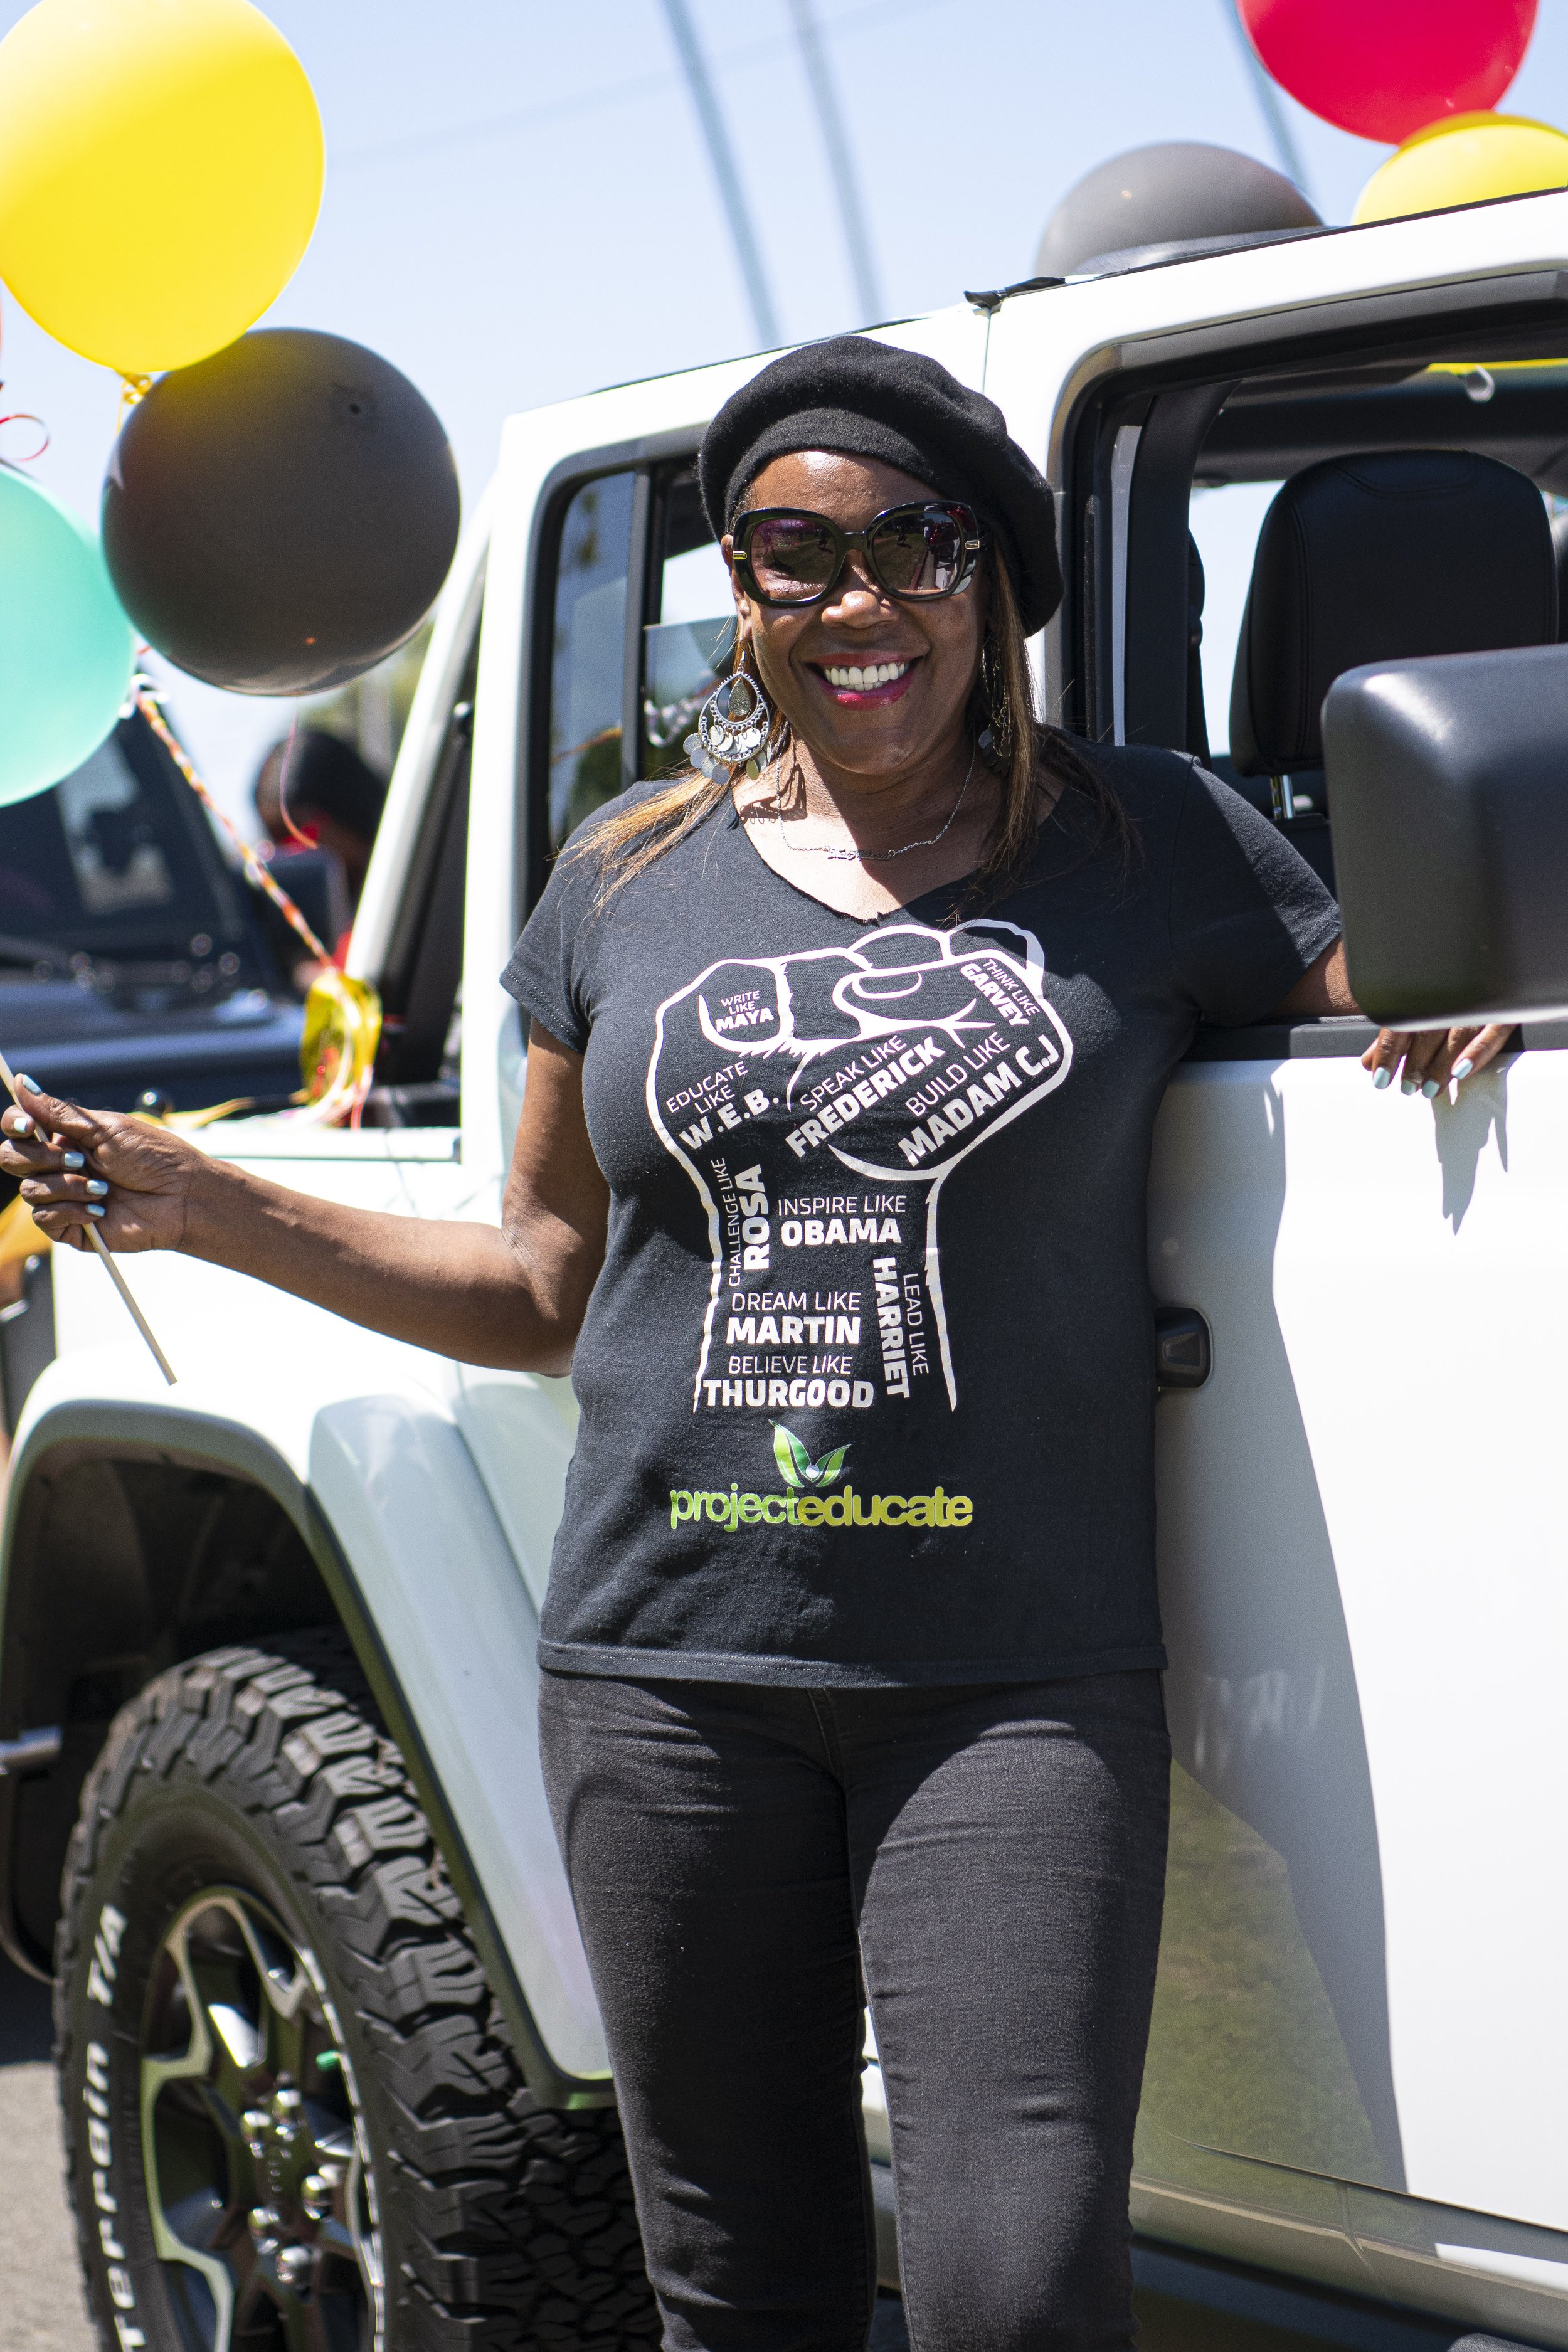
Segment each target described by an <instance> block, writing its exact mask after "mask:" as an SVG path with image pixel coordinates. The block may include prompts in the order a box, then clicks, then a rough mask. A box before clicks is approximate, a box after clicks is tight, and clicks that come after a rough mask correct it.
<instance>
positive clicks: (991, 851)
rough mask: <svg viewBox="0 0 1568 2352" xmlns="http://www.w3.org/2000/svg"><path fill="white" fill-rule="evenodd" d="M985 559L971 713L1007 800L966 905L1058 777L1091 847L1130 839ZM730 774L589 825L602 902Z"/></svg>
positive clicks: (1007, 864) (650, 860) (994, 565)
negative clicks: (1038, 685)
mask: <svg viewBox="0 0 1568 2352" xmlns="http://www.w3.org/2000/svg"><path fill="white" fill-rule="evenodd" d="M984 562H985V565H986V574H985V577H986V585H987V588H988V591H989V595H988V605H989V609H988V611H987V614H986V620H985V634H984V641H983V644H982V646H981V652H980V670H979V675H978V676H977V677H976V678H975V681H974V689H973V693H972V694H971V696H970V698H969V705H968V709H967V711H966V713H965V716H966V717H967V719H968V722H969V725H970V727H971V729H972V730H973V735H974V739H975V741H976V744H977V745H978V747H979V751H980V756H981V758H982V759H983V760H984V762H985V764H986V766H987V767H988V768H989V769H990V770H991V772H992V773H993V774H994V776H995V777H996V778H997V780H998V782H1000V784H1001V786H1002V810H1001V814H1000V815H999V816H998V818H997V820H996V822H995V824H994V825H993V826H992V829H991V833H990V836H989V838H988V840H987V842H986V845H985V854H984V856H983V858H982V859H981V862H980V864H979V866H977V867H976V868H975V871H974V873H973V876H972V877H970V883H969V887H968V888H967V889H966V890H965V892H964V904H965V905H966V906H973V903H974V901H975V900H977V899H980V900H989V899H994V898H1000V897H1002V896H1003V895H1005V892H1006V890H1007V889H1008V887H1010V886H1011V885H1012V884H1013V883H1015V882H1016V881H1017V880H1018V878H1019V877H1020V876H1021V875H1022V874H1023V872H1024V870H1025V868H1026V866H1027V865H1028V863H1029V859H1030V857H1031V856H1032V855H1033V852H1034V847H1035V841H1036V837H1037V834H1038V832H1039V827H1040V819H1041V814H1042V810H1041V803H1042V799H1043V797H1044V796H1045V795H1046V794H1047V793H1049V792H1051V789H1052V787H1053V786H1054V787H1055V788H1056V797H1058V799H1059V800H1061V801H1066V800H1067V799H1068V796H1069V795H1076V796H1077V800H1076V804H1075V809H1074V817H1075V822H1074V825H1073V830H1074V831H1075V832H1076V833H1077V834H1078V835H1079V836H1080V838H1081V839H1083V840H1084V841H1085V842H1086V844H1087V846H1086V847H1085V852H1084V854H1085V855H1086V856H1089V855H1092V854H1093V852H1094V850H1096V849H1098V848H1100V846H1102V845H1105V844H1107V843H1110V844H1113V845H1115V847H1116V848H1117V849H1118V850H1119V851H1120V853H1121V862H1122V864H1123V866H1125V865H1126V862H1127V859H1128V856H1129V855H1130V853H1131V849H1132V846H1133V837H1132V832H1131V826H1130V824H1128V820H1127V816H1126V814H1125V812H1124V810H1123V809H1122V806H1121V802H1120V801H1119V800H1118V799H1117V797H1116V794H1115V793H1113V792H1112V790H1111V789H1110V785H1109V784H1108V783H1107V782H1106V781H1105V779H1104V777H1103V776H1101V774H1100V772H1099V770H1098V768H1097V767H1096V766H1095V765H1094V764H1093V762H1091V761H1089V760H1087V759H1086V758H1085V757H1084V755H1083V753H1082V752H1081V751H1079V748H1078V746H1077V744H1076V743H1075V742H1074V741H1073V740H1072V738H1071V737H1070V736H1069V735H1067V734H1064V733H1063V731H1062V730H1061V729H1060V728H1058V727H1047V726H1043V725H1042V724H1041V722H1040V719H1039V717H1038V714H1037V710H1036V708H1035V681H1034V676H1033V673H1032V672H1031V670H1030V667H1029V656H1028V653H1027V651H1026V643H1025V637H1024V631H1023V627H1022V625H1021V624H1020V622H1019V618H1018V604H1017V599H1016V596H1015V594H1014V593H1013V583H1012V581H1011V580H1010V579H1009V578H1008V576H1007V567H1006V565H1005V563H1003V562H1000V561H999V560H998V559H997V558H996V557H995V555H994V553H988V554H987V556H986V557H985V559H984ZM743 653H744V644H743V641H742V640H739V639H737V642H736V646H735V656H734V664H733V667H735V668H736V669H739V667H740V666H741V661H742V655H743ZM781 756H782V752H781ZM730 783H731V780H730V778H729V777H728V776H725V775H724V774H722V773H721V774H720V775H718V776H705V775H702V774H700V772H698V771H697V770H696V769H694V768H688V769H685V770H683V771H682V772H681V773H680V774H679V775H677V776H673V777H671V779H670V781H669V782H668V783H667V784H665V785H663V786H662V787H661V788H660V789H659V790H658V792H655V793H645V794H644V795H643V796H642V797H641V798H639V799H638V800H637V802H636V803H634V804H633V806H632V807H630V808H626V809H622V810H621V811H620V812H619V814H617V815H616V816H612V817H606V818H605V822H604V823H603V824H596V825H595V827H594V828H593V830H592V832H591V833H588V834H585V835H584V837H583V838H582V840H581V841H580V842H578V843H577V844H576V845H574V851H573V852H572V853H571V854H573V855H576V854H579V853H586V854H589V855H591V856H593V857H594V858H595V860H596V861H597V862H598V864H599V866H600V892H599V903H600V904H601V905H603V904H604V903H605V901H607V900H608V899H609V898H613V897H614V896H615V894H616V892H617V891H619V890H624V889H625V887H626V884H627V883H628V882H630V881H633V880H635V878H636V877H637V875H639V874H641V873H644V872H646V870H647V867H648V866H652V865H653V864H654V863H655V861H656V860H657V859H658V858H660V857H663V856H665V855H666V853H667V852H668V851H669V850H671V849H674V848H676V847H677V846H678V845H679V844H680V843H681V842H682V841H684V840H685V839H686V837H687V835H689V834H691V833H695V831H696V830H697V828H698V826H699V825H700V824H702V822H703V821H704V819H705V818H707V817H709V816H710V815H711V814H712V813H713V811H714V810H715V809H717V808H721V807H722V805H723V803H725V801H727V800H728V798H729V796H730Z"/></svg>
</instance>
